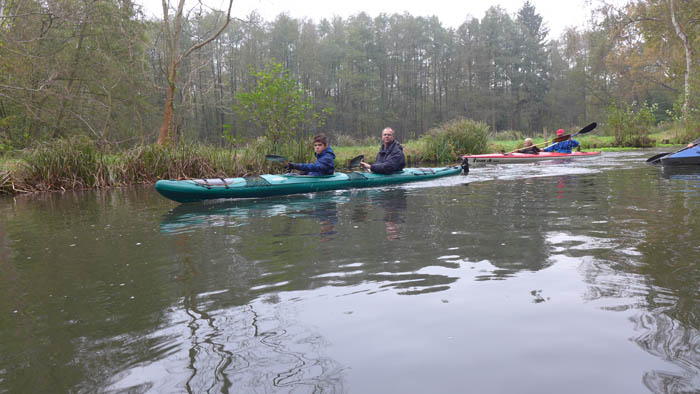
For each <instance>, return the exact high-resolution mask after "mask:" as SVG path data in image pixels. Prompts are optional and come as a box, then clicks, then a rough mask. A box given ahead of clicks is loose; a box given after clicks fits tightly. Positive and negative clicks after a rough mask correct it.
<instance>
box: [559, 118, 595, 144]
mask: <svg viewBox="0 0 700 394" xmlns="http://www.w3.org/2000/svg"><path fill="white" fill-rule="evenodd" d="M596 127H598V123H596V122H593V123H591V124H589V125H588V126H586V127H584V128H582V129H581V130H579V131H578V132H577V133H576V134H574V135H569V134H567V135H562V136H561V137H557V138H554V139H553V140H552V144H556V143H557V142H562V141H566V140H570V139H571V138H573V137H576V136H577V135H579V134H586V133H590V132H591V131H593V129H595V128H596Z"/></svg>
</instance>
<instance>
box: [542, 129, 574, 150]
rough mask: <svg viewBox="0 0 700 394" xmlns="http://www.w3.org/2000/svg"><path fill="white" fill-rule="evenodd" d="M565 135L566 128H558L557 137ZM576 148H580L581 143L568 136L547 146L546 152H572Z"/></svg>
mask: <svg viewBox="0 0 700 394" xmlns="http://www.w3.org/2000/svg"><path fill="white" fill-rule="evenodd" d="M563 136H564V129H559V130H557V138H559V137H563ZM574 148H578V149H577V150H580V149H581V148H579V143H578V141H576V140H575V139H573V138H567V139H565V140H564V141H560V142H557V143H556V144H552V145H550V146H548V147H546V148H544V151H545V152H559V153H571V151H572V150H573V149H574Z"/></svg>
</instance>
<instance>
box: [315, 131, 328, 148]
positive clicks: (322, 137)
mask: <svg viewBox="0 0 700 394" xmlns="http://www.w3.org/2000/svg"><path fill="white" fill-rule="evenodd" d="M316 142H320V143H322V144H323V145H326V146H328V137H326V135H325V134H323V133H321V134H319V135H317V136H315V137H314V143H316Z"/></svg>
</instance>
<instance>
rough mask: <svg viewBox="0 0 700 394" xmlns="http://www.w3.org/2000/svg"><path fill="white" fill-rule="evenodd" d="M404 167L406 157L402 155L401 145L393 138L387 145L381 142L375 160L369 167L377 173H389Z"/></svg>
mask: <svg viewBox="0 0 700 394" xmlns="http://www.w3.org/2000/svg"><path fill="white" fill-rule="evenodd" d="M404 167H406V158H405V157H404V155H403V147H402V146H401V144H399V142H398V141H396V140H394V142H392V143H391V144H390V145H389V147H385V146H384V144H382V147H381V148H380V149H379V153H377V160H376V161H375V162H374V164H372V166H371V167H370V169H371V170H372V172H375V173H377V174H391V173H393V172H397V171H401V170H403V168H404Z"/></svg>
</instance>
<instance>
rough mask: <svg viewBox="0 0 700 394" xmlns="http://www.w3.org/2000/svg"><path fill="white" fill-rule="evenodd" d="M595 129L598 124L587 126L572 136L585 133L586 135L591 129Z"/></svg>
mask: <svg viewBox="0 0 700 394" xmlns="http://www.w3.org/2000/svg"><path fill="white" fill-rule="evenodd" d="M596 127H598V123H596V122H593V123H591V124H589V125H588V126H586V127H584V128H582V129H581V130H579V132H578V133H576V134H574V135H579V134H586V133H588V132H591V131H593V129H595V128H596Z"/></svg>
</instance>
